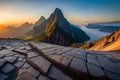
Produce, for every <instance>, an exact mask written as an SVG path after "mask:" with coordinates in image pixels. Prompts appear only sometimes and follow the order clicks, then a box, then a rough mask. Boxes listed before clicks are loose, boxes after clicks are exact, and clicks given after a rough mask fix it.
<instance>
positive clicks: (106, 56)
mask: <svg viewBox="0 0 120 80" xmlns="http://www.w3.org/2000/svg"><path fill="white" fill-rule="evenodd" d="M0 80H120V54H116V53H111V52H99V51H89V50H83V49H79V48H71V47H65V46H59V45H53V44H48V43H42V42H39V43H35V42H28V41H23V40H17V39H0Z"/></svg>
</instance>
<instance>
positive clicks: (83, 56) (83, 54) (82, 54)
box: [75, 50, 86, 61]
mask: <svg viewBox="0 0 120 80" xmlns="http://www.w3.org/2000/svg"><path fill="white" fill-rule="evenodd" d="M75 57H76V58H80V59H83V60H85V61H86V52H85V51H83V50H79V51H78V52H77V53H76V55H75Z"/></svg>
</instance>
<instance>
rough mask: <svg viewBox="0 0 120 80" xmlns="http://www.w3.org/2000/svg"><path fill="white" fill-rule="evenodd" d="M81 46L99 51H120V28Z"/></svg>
mask: <svg viewBox="0 0 120 80" xmlns="http://www.w3.org/2000/svg"><path fill="white" fill-rule="evenodd" d="M81 48H83V49H89V50H98V51H119V50H120V28H119V29H117V30H116V31H115V32H114V33H112V34H110V35H108V36H105V37H103V38H101V39H99V40H96V41H92V42H90V43H87V44H85V45H83V46H81Z"/></svg>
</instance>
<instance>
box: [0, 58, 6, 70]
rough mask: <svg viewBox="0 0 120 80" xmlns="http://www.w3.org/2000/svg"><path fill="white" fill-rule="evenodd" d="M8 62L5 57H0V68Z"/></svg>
mask: <svg viewBox="0 0 120 80" xmlns="http://www.w3.org/2000/svg"><path fill="white" fill-rule="evenodd" d="M5 63H6V61H5V60H4V59H0V68H1V67H2V66H3V65H4V64H5Z"/></svg>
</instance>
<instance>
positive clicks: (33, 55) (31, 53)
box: [28, 52, 38, 58]
mask: <svg viewBox="0 0 120 80" xmlns="http://www.w3.org/2000/svg"><path fill="white" fill-rule="evenodd" d="M35 56H38V54H37V53H35V52H30V53H28V57H29V58H31V57H35Z"/></svg>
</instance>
